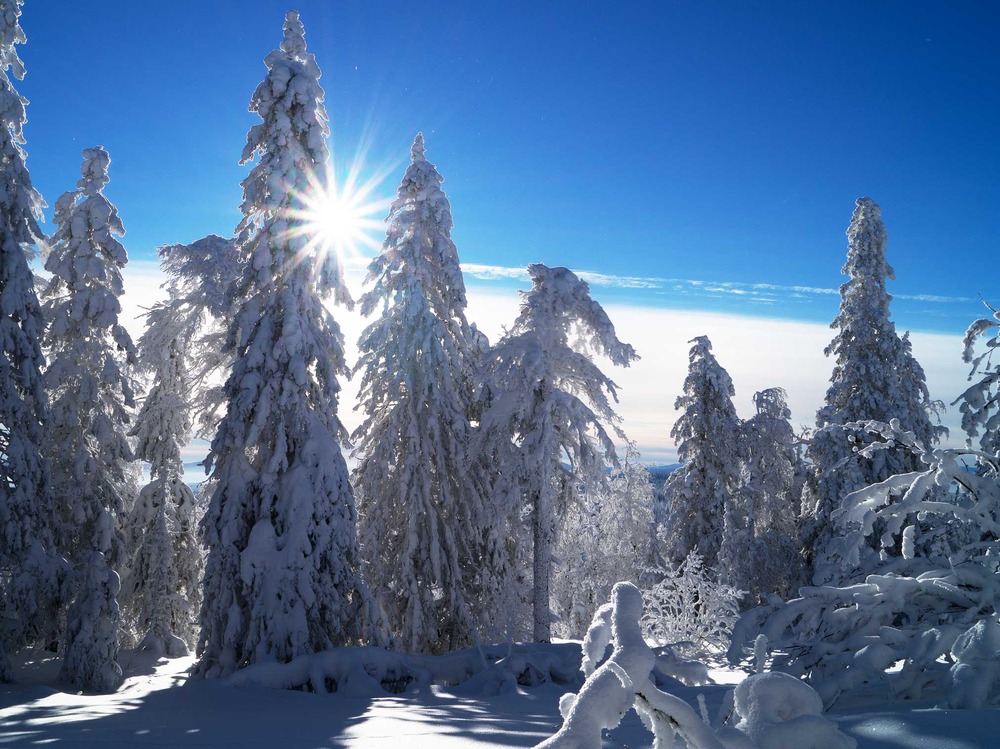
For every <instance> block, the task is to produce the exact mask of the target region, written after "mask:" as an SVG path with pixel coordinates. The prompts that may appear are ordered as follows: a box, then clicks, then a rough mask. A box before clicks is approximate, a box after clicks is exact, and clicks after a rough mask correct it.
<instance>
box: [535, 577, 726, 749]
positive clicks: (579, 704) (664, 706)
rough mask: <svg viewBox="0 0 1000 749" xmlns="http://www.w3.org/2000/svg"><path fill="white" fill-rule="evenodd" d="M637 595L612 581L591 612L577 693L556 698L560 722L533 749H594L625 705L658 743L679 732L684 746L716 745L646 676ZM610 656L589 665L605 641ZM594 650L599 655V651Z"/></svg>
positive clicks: (649, 667) (648, 663)
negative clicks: (607, 598)
mask: <svg viewBox="0 0 1000 749" xmlns="http://www.w3.org/2000/svg"><path fill="white" fill-rule="evenodd" d="M641 616H642V594H641V593H640V592H639V589H638V588H636V587H635V586H634V585H632V584H631V583H618V584H616V585H615V586H614V588H613V589H612V591H611V602H610V603H609V604H608V605H607V606H605V607H602V608H601V609H599V610H598V613H597V614H596V615H595V617H594V623H593V625H592V626H591V628H590V630H589V631H588V633H587V638H586V640H585V641H584V644H583V650H584V653H585V657H584V661H583V671H584V674H585V675H586V676H587V679H586V681H585V682H584V683H583V686H582V687H581V688H580V691H579V693H578V694H565V695H563V697H562V699H561V700H560V701H559V712H560V713H561V714H562V716H563V724H562V727H561V728H560V729H559V731H558V732H556V733H555V734H554V735H553V736H552V737H550V738H548V739H546V740H545V741H543V742H542V743H540V744H538V745H537V747H538V749H557V748H559V747H562V748H564V749H591V748H593V749H600V747H601V746H602V739H603V731H604V730H605V729H610V728H614V727H615V726H617V725H618V724H619V723H620V722H621V719H622V717H623V716H624V715H625V713H627V712H628V711H629V710H631V709H635V710H636V712H638V713H639V715H640V716H641V717H642V719H643V722H644V723H645V724H646V726H647V728H649V729H650V730H651V731H652V732H653V733H654V735H655V736H656V737H657V742H658V744H657V745H658V746H660V745H663V746H670V744H661V743H659V742H667V741H670V742H672V740H673V738H674V737H675V736H680V737H681V738H683V739H684V740H685V741H686V742H687V746H688V747H689V749H722V747H723V744H722V743H721V742H720V741H719V739H718V738H716V736H715V733H714V732H713V731H712V729H711V728H710V727H709V726H707V725H706V724H705V723H704V722H703V721H702V719H701V718H700V717H699V716H698V714H697V713H696V712H695V711H694V710H693V709H692V708H691V706H690V705H688V704H687V703H686V702H684V701H683V700H681V699H680V698H678V697H675V696H673V695H671V694H667V693H665V692H661V691H660V690H659V689H657V688H656V686H655V685H654V684H653V682H652V681H651V678H650V676H651V673H652V671H653V668H654V665H655V663H656V658H655V656H654V654H653V651H652V650H650V648H649V646H648V645H647V644H646V642H645V640H644V639H643V636H642V632H641V631H640V629H639V619H640V618H641ZM608 643H610V644H611V645H613V647H614V652H613V653H612V654H611V657H610V658H608V659H607V660H606V661H604V663H603V664H601V665H600V666H597V667H596V668H595V664H596V661H597V660H599V658H600V656H601V655H603V651H604V649H605V648H606V646H607V644H608ZM599 654H600V655H599Z"/></svg>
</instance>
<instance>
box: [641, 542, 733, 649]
mask: <svg viewBox="0 0 1000 749" xmlns="http://www.w3.org/2000/svg"><path fill="white" fill-rule="evenodd" d="M646 576H647V577H652V578H654V579H655V578H659V579H658V580H657V582H656V583H654V584H653V585H652V587H650V588H647V589H645V590H644V591H643V598H644V599H645V601H646V609H645V611H644V613H643V615H642V631H643V634H644V635H645V636H646V637H647V638H648V639H650V640H652V641H654V642H660V643H666V644H677V643H689V644H690V645H691V646H693V647H694V648H695V649H696V650H699V651H704V652H711V653H719V652H722V651H724V650H726V648H728V647H729V643H730V634H731V632H732V628H733V625H734V624H735V623H736V620H737V619H738V618H739V612H740V605H739V602H740V599H741V598H743V596H745V595H746V592H745V591H742V590H737V589H736V588H734V587H733V586H731V585H727V584H725V583H722V582H720V581H719V580H718V577H717V576H716V575H715V574H714V573H713V572H711V571H710V570H707V569H705V563H704V560H703V559H702V558H701V555H700V554H699V553H698V552H697V551H693V552H691V553H690V554H688V556H687V558H686V559H684V560H683V561H681V562H680V563H679V564H677V565H675V566H667V567H662V568H655V569H652V570H647V572H646Z"/></svg>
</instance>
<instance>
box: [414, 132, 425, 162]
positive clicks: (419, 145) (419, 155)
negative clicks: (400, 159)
mask: <svg viewBox="0 0 1000 749" xmlns="http://www.w3.org/2000/svg"><path fill="white" fill-rule="evenodd" d="M425 153H426V149H425V148H424V134H423V133H417V137H416V138H414V139H413V145H412V146H410V158H411V159H412V160H413V162H414V163H416V162H417V161H423V160H424V154H425Z"/></svg>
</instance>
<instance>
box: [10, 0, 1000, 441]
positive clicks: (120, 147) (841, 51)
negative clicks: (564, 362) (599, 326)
mask: <svg viewBox="0 0 1000 749" xmlns="http://www.w3.org/2000/svg"><path fill="white" fill-rule="evenodd" d="M290 7H294V8H295V9H297V10H299V11H300V12H301V15H302V20H303V22H304V23H305V26H306V32H307V41H308V43H309V47H310V50H311V51H312V52H314V53H315V54H316V57H317V60H318V62H319V64H320V66H321V68H322V69H323V72H324V76H323V79H322V83H323V85H324V87H325V88H326V91H327V107H328V110H329V112H330V116H331V125H332V129H333V138H332V143H331V147H332V150H333V152H334V155H335V161H336V164H335V167H336V171H337V173H338V174H340V175H341V176H343V175H344V174H346V172H347V171H348V169H349V168H350V167H351V165H352V164H353V165H355V167H356V168H357V169H358V170H359V172H360V174H361V176H362V177H363V178H369V177H373V176H382V177H383V181H382V182H381V184H380V186H379V187H378V188H377V189H376V191H375V192H376V195H377V196H379V197H382V198H388V197H391V196H392V195H393V193H394V191H395V187H396V184H397V183H398V180H399V177H400V176H401V174H402V170H403V165H404V159H406V158H407V157H408V149H409V145H410V142H411V140H412V138H413V135H414V134H415V133H416V132H417V131H418V130H422V131H423V132H424V134H425V136H426V139H427V149H428V158H430V160H431V161H433V162H434V163H435V164H437V166H438V168H439V170H440V171H441V173H442V174H443V175H444V177H445V179H446V182H445V185H444V187H445V190H446V191H447V193H448V196H449V198H450V199H451V202H452V208H453V212H454V217H455V231H454V238H455V240H456V243H457V244H458V248H459V253H460V255H461V257H462V259H463V261H464V262H465V263H466V264H467V279H468V282H469V284H470V288H475V289H478V290H479V291H478V292H477V293H481V294H493V295H496V296H497V298H502V295H503V294H508V295H509V294H510V293H512V290H513V289H514V288H517V287H518V286H519V285H521V286H523V283H522V281H521V279H520V278H519V277H518V274H519V272H520V271H519V270H518V269H519V268H523V267H524V266H525V265H526V264H527V263H529V262H535V261H542V262H545V263H548V264H550V265H567V266H569V267H571V268H573V269H576V270H582V271H590V272H591V273H592V275H591V276H590V278H591V280H592V285H593V290H594V296H595V297H597V298H598V299H599V300H601V301H602V302H604V303H606V304H608V305H615V306H617V307H622V306H624V307H629V308H631V307H639V308H655V310H656V313H655V314H656V315H657V318H656V319H657V320H664V321H669V319H670V318H669V316H666V317H664V315H665V311H668V310H684V311H685V312H686V313H692V314H694V313H708V314H711V315H716V316H718V315H720V314H721V315H728V316H729V317H727V318H726V319H731V320H734V321H735V322H733V323H731V324H730V325H729V326H728V328H729V329H732V328H739V327H740V326H741V325H743V326H746V329H747V330H748V331H750V332H752V333H753V334H754V335H762V331H764V330H771V328H768V327H767V326H766V325H764V324H763V323H760V322H755V321H760V320H762V319H766V318H778V319H782V320H785V321H792V322H804V323H811V324H818V323H829V321H830V320H831V319H832V318H833V316H834V315H835V313H836V309H837V304H838V302H839V297H838V296H837V294H836V289H837V288H838V286H839V285H840V284H841V283H842V282H843V277H842V276H841V275H840V268H841V265H842V264H843V260H844V254H845V249H846V239H845V236H844V231H845V229H846V227H847V224H848V221H849V220H850V216H851V212H852V210H853V207H854V200H855V198H857V197H858V196H860V195H870V196H871V197H873V198H874V199H875V200H876V201H877V202H879V203H880V204H881V206H882V209H883V217H884V219H885V222H886V225H887V228H888V233H889V259H890V262H891V263H892V265H893V266H894V267H895V269H896V275H897V279H898V280H897V281H895V282H893V283H891V284H890V290H891V292H892V293H893V294H894V295H895V296H896V300H895V301H894V303H893V314H894V317H895V319H896V321H897V324H898V325H899V326H900V327H901V328H911V329H914V330H918V331H925V332H936V333H945V334H948V335H950V336H954V337H957V336H959V335H960V334H961V333H962V331H964V329H965V327H966V326H967V325H968V324H969V322H971V321H972V319H974V318H975V317H976V316H978V315H979V314H980V313H981V312H982V307H981V305H980V302H979V300H978V295H979V294H980V293H981V294H983V296H984V297H986V298H987V299H988V300H992V301H993V303H994V304H997V303H1000V284H998V283H997V275H996V272H995V267H996V258H997V256H998V251H1000V250H998V244H997V237H998V236H1000V210H998V206H1000V180H998V177H997V175H998V173H1000V169H998V168H1000V159H998V155H1000V139H998V138H997V137H996V127H997V122H998V121H1000V97H998V96H997V94H996V82H997V80H1000V56H998V55H997V54H996V47H995V43H996V39H997V38H998V32H1000V18H998V16H1000V6H997V5H996V4H993V3H980V2H976V3H948V4H944V3H940V2H912V1H907V2H838V3H810V2H749V1H740V2H683V3H681V2H620V3H614V2H606V1H605V2H565V3H554V2H537V0H535V1H534V2H523V3H512V2H505V3H486V2H454V3H440V2H374V1H373V0H350V1H340V0H303V1H301V2H295V3H294V4H291V5H290V4H289V3H285V2H274V0H225V1H215V2H209V1H206V0H201V1H200V2H194V1H193V0H172V2H163V3H146V2H136V1H135V0H106V1H104V2H102V1H101V0H92V1H90V2H85V3H84V2H78V1H77V0H27V2H26V3H25V7H24V13H23V15H22V26H23V27H24V29H25V32H26V33H27V35H28V43H27V44H26V45H24V46H22V47H21V48H20V53H21V56H22V58H23V60H24V62H25V65H26V67H27V69H28V76H27V78H26V79H25V80H24V81H22V82H20V83H19V84H17V85H18V88H19V90H20V91H21V93H22V94H24V95H25V96H26V97H27V98H28V99H29V100H30V102H31V103H30V106H29V107H28V118H29V121H28V124H27V126H26V129H25V133H26V137H27V140H28V142H27V145H26V148H27V150H28V153H29V158H28V167H29V169H30V171H31V174H32V177H33V179H34V181H35V184H36V186H37V187H38V188H39V189H40V190H41V192H42V193H43V195H44V197H45V198H46V200H47V201H48V202H49V203H50V204H51V203H54V202H55V199H56V198H57V197H58V196H59V194H60V193H61V192H63V191H64V190H66V189H69V188H70V187H72V186H73V184H74V182H75V180H76V179H77V178H78V175H79V164H80V151H81V149H82V148H83V147H86V146H90V145H94V144H103V145H104V146H105V147H107V148H108V150H109V151H110V153H111V157H112V165H111V179H112V182H111V184H110V185H109V186H108V188H107V190H106V194H107V195H108V197H109V198H110V199H111V200H112V201H114V202H115V203H116V204H117V205H118V207H119V209H120V212H121V215H122V218H123V220H124V223H125V226H126V229H127V230H128V234H127V235H126V237H125V240H124V241H125V245H126V247H127V249H128V250H129V253H130V255H131V256H132V257H133V259H135V260H139V261H142V260H152V259H153V257H154V255H153V252H154V248H155V247H156V246H157V245H160V244H164V243H171V242H189V241H192V240H194V239H197V238H198V237H201V236H204V235H206V234H208V233H212V232H214V233H218V234H223V235H228V234H231V233H232V231H233V228H234V227H235V225H236V222H237V220H238V217H239V216H238V211H237V206H238V204H239V201H240V197H241V189H240V185H239V183H240V180H241V179H242V178H243V177H244V176H245V175H246V172H247V168H246V167H240V166H239V165H238V163H237V162H238V159H239V156H240V152H241V150H242V148H243V144H244V141H245V136H246V131H247V129H248V128H249V127H250V126H251V125H252V124H254V122H255V121H257V120H256V117H255V115H252V114H250V113H248V112H247V103H248V101H249V98H250V95H251V93H252V92H253V90H254V88H255V87H256V85H257V83H258V82H259V81H260V80H261V78H262V77H263V75H264V73H265V68H264V65H263V63H262V60H263V58H264V56H265V55H266V54H267V53H268V52H269V51H271V50H272V49H274V48H275V47H276V46H277V44H278V43H279V42H280V40H281V25H282V21H283V17H284V12H285V10H287V9H289V8H290ZM48 215H51V209H50V210H49V212H48ZM44 228H46V229H47V230H50V231H51V229H52V227H51V225H50V224H49V225H46V226H45V227H44ZM375 239H376V240H378V239H379V238H378V237H375ZM368 252H374V250H368ZM487 279H491V280H487ZM509 298H511V299H513V297H509ZM513 309H514V307H513V303H511V305H510V310H511V311H513ZM740 315H743V316H746V315H750V316H752V317H750V318H747V319H746V320H744V321H743V322H740V318H739V317H738V316H740ZM677 319H680V318H677ZM685 319H687V318H685ZM706 319H707V318H706ZM503 322H509V319H507V320H490V321H484V327H486V328H489V327H491V326H492V327H493V328H495V329H496V330H497V331H499V329H500V325H501V324H502V323H503ZM660 327H661V328H662V329H661V330H658V331H657V333H658V334H659V336H660V337H661V338H662V349H664V350H666V349H669V350H670V351H676V352H680V354H679V356H680V361H679V362H678V363H677V364H678V366H679V367H680V368H681V369H683V366H685V365H686V361H685V356H684V351H685V350H686V339H684V338H683V337H682V336H683V335H686V334H687V333H686V331H687V328H686V327H684V326H677V330H676V331H674V330H672V329H671V327H672V326H671V325H670V324H669V322H664V323H663V324H662V325H661V326H660ZM681 328H683V330H681ZM774 330H777V328H775V329H774ZM817 330H820V329H819V328H818V327H817ZM647 333H649V331H648V330H644V331H643V334H647ZM784 335H785V334H783V333H782V334H778V333H775V336H776V337H775V338H774V339H773V340H770V341H769V344H768V345H769V347H770V348H769V350H772V351H776V350H778V348H779V347H780V345H781V344H782V336H784ZM829 335H830V334H829V332H826V331H820V333H819V334H818V335H817V336H814V337H815V338H816V340H817V343H816V345H817V346H819V347H820V349H821V347H822V345H824V343H825V342H826V341H828V340H829ZM623 337H625V335H624V334H623ZM675 338H676V339H677V340H674V339H675ZM824 339H825V340H824ZM657 340H659V339H657V338H655V337H654V338H653V339H652V342H653V344H654V345H656V341H657ZM938 349H941V350H940V351H939V350H938ZM763 350H764V349H763V344H761V346H760V347H758V349H757V351H758V352H761V351H763ZM934 350H935V353H934V354H933V355H934V356H945V357H947V356H953V357H954V359H955V361H957V359H958V356H959V353H960V351H959V349H958V347H957V344H956V348H955V350H954V352H953V354H950V353H948V352H947V351H945V350H944V349H943V348H941V347H937V348H935V349H934ZM927 351H928V353H927V354H925V357H926V356H930V355H931V354H930V353H929V352H930V349H927ZM640 353H644V352H643V351H641V350H640ZM650 353H651V352H650ZM719 353H720V359H723V364H725V365H727V366H728V367H729V368H730V370H731V371H732V370H738V369H739V368H740V366H743V365H742V364H740V363H737V362H735V361H732V359H733V358H736V354H735V352H734V353H733V354H732V355H731V359H730V361H728V362H727V361H725V357H724V353H725V352H724V351H720V352H719ZM917 354H918V356H919V355H921V351H920V348H919V346H918V347H917ZM809 356H810V357H812V358H817V357H818V358H817V361H818V364H817V367H818V369H819V370H822V371H821V377H822V379H821V380H820V381H818V382H817V383H816V384H815V385H814V386H812V389H811V390H810V393H811V395H810V398H812V399H813V400H815V399H816V398H819V397H821V396H822V391H823V390H824V389H825V378H826V377H828V376H829V363H828V362H824V361H823V360H822V354H821V351H819V352H816V351H810V352H809ZM675 358H676V357H675ZM762 358H763V359H764V360H765V363H766V360H767V359H768V357H767V356H763V357H762ZM924 365H925V367H928V368H932V367H939V366H940V367H944V366H948V367H952V366H953V365H954V362H944V361H933V362H931V361H927V360H925V361H924ZM792 368H793V369H794V365H793V366H792ZM961 368H962V367H961V366H958V367H957V369H958V370H961ZM949 371H950V370H949ZM772 374H773V377H771V378H770V381H769V382H768V383H766V384H783V378H785V377H788V378H791V377H793V375H794V374H795V373H794V372H790V371H788V369H787V368H786V369H785V370H780V369H775V370H774V371H773V372H772ZM648 377H649V381H648V384H650V385H651V386H652V385H656V386H657V387H661V388H662V390H663V391H664V392H666V393H669V394H670V397H669V399H668V400H669V401H670V402H669V403H666V402H665V406H664V407H665V408H666V409H667V410H668V411H669V410H670V406H671V405H672V398H673V397H674V396H675V395H676V393H677V391H678V388H679V387H680V382H674V381H673V380H672V379H669V378H659V375H658V374H656V373H655V372H652V371H651V372H650V374H649V376H648ZM734 378H736V379H737V388H738V389H740V381H739V377H738V374H737V373H736V372H734ZM766 384H765V386H766ZM961 384H962V383H961V382H958V381H956V383H955V384H954V386H953V387H952V386H950V385H945V386H943V389H944V390H947V391H948V392H942V393H940V394H938V397H941V398H945V399H947V400H950V399H952V398H954V397H955V395H957V393H958V391H959V387H960V385H961ZM744 390H746V388H744ZM751 393H752V391H751V392H744V393H743V395H744V398H745V400H747V401H748V400H749V396H750V394H751ZM818 405H819V403H818V402H816V403H814V404H813V405H811V406H808V407H806V406H803V407H802V408H801V409H800V413H797V417H799V418H800V419H801V420H803V421H805V420H810V419H811V413H809V412H810V411H811V410H812V409H813V408H815V406H818ZM745 415H748V414H745ZM663 419H664V420H665V421H664V423H667V422H669V421H672V419H673V415H672V414H664V415H663ZM657 428H658V429H661V430H662V429H663V428H665V427H664V425H663V424H660V425H659V426H658V427H657ZM664 441H665V442H666V441H668V440H666V437H665V435H664Z"/></svg>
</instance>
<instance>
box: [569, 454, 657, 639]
mask: <svg viewBox="0 0 1000 749" xmlns="http://www.w3.org/2000/svg"><path fill="white" fill-rule="evenodd" d="M652 522H653V485H652V484H651V483H650V480H649V471H648V470H647V469H646V467H645V466H643V465H642V464H641V463H639V453H638V452H637V451H636V449H635V447H634V446H633V445H631V444H630V445H627V446H626V449H625V456H624V458H623V459H622V463H621V468H620V469H616V470H613V471H612V476H611V480H610V481H609V482H608V484H607V486H601V485H597V486H591V487H588V488H586V489H585V490H584V491H582V492H580V493H579V494H577V495H576V496H574V497H573V498H572V499H571V501H570V503H569V507H568V508H567V509H566V512H565V515H564V517H563V518H562V522H561V523H560V527H559V540H558V542H557V543H556V550H555V556H556V559H557V560H558V561H557V562H556V565H555V569H554V571H553V575H552V611H553V613H554V614H555V615H556V616H558V617H559V620H558V621H557V622H556V623H555V624H554V625H553V631H554V632H555V634H556V636H558V637H564V638H577V637H580V636H581V635H582V634H583V633H584V632H585V631H586V628H587V626H588V625H589V623H590V621H591V620H592V619H593V617H594V612H595V611H596V610H597V609H598V607H599V606H600V605H601V603H602V602H603V601H606V600H608V597H609V596H610V595H611V588H612V587H613V586H614V584H615V583H616V582H618V581H619V580H628V581H629V582H632V583H635V584H638V583H639V578H640V576H641V575H642V572H643V569H644V568H645V567H646V566H647V565H649V564H650V563H652V561H653V559H652V554H653V549H652V546H653V543H652V542H653V540H654V538H655V536H654V534H653V531H652Z"/></svg>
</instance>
